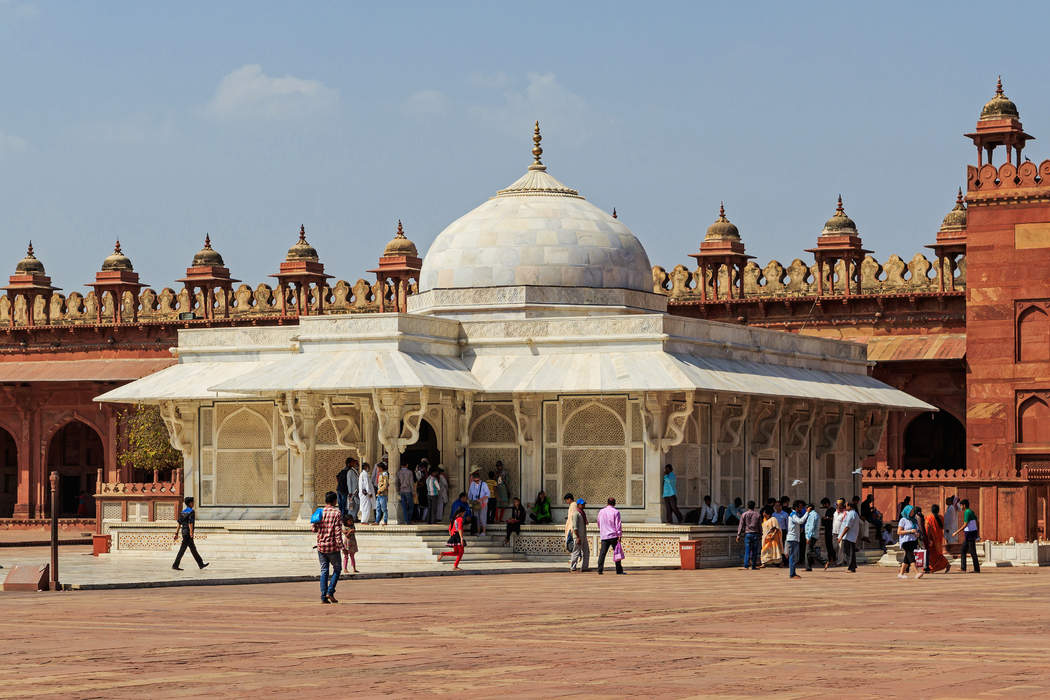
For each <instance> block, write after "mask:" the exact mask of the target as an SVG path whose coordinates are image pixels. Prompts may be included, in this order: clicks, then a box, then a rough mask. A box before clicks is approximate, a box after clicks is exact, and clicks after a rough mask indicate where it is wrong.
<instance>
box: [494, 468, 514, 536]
mask: <svg viewBox="0 0 1050 700" xmlns="http://www.w3.org/2000/svg"><path fill="white" fill-rule="evenodd" d="M510 505H511V504H510V474H508V473H507V470H506V469H504V468H503V461H502V460H499V459H497V460H496V522H497V523H501V522H503V515H504V514H503V511H504V510H506V509H507V508H510Z"/></svg>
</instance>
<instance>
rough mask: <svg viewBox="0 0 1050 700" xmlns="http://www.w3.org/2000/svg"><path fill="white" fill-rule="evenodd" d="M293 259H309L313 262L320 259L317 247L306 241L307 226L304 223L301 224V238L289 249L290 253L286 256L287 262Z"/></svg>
mask: <svg viewBox="0 0 1050 700" xmlns="http://www.w3.org/2000/svg"><path fill="white" fill-rule="evenodd" d="M293 260H309V261H311V262H318V261H319V260H320V258H319V257H318V255H317V249H316V248H314V247H313V246H312V245H310V244H309V243H307V242H306V226H305V225H303V224H299V240H297V241H296V242H295V245H293V246H292V247H291V248H289V249H288V255H286V256H285V261H286V262H291V261H293Z"/></svg>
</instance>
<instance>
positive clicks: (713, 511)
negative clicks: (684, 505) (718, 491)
mask: <svg viewBox="0 0 1050 700" xmlns="http://www.w3.org/2000/svg"><path fill="white" fill-rule="evenodd" d="M700 524H701V525H717V524H718V506H716V505H715V504H713V503H711V497H710V496H704V505H703V507H701V508H700Z"/></svg>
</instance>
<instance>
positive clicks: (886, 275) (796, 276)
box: [653, 253, 966, 301]
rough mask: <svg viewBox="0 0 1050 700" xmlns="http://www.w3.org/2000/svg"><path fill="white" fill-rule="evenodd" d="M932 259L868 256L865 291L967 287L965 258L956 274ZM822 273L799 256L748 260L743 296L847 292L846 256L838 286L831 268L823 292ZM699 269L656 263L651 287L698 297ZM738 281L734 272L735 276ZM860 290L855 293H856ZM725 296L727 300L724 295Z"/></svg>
mask: <svg viewBox="0 0 1050 700" xmlns="http://www.w3.org/2000/svg"><path fill="white" fill-rule="evenodd" d="M940 262H941V265H940V266H938V260H937V259H936V258H935V259H934V260H932V261H931V260H930V259H928V258H927V257H926V256H925V255H923V254H922V253H916V254H915V255H913V256H912V257H911V259H909V260H908V261H907V262H905V260H904V259H903V258H901V257H900V256H898V255H891V256H890V257H889V259H888V260H887V261H886V263H885V264H883V263H880V262H879V261H878V260H877V259H876V258H875V257H873V256H872V255H870V254H868V255H865V256H864V258H863V260H862V261H861V264H860V291H859V294H861V295H902V294H905V295H907V294H932V293H938V292H940V291H942V287H941V282H942V280H941V277H942V276H943V277H944V278H945V279H944V282H945V286H944V289H946V290H951V289H954V290H956V291H960V290H963V289H965V287H966V257H965V256H960V257H959V258H958V259H957V260H955V264H954V275H953V274H952V270H951V268H950V266H949V264H948V261H947V260H941V261H940ZM727 274H728V273H727V268H726V267H725V266H723V267H722V268H721V269H720V270H719V275H720V277H721V282H720V283H719V288H721V289H726V288H727V287H728V281H727ZM818 275H819V272H818V268H817V266H816V265H815V264H813V265H809V264H806V263H805V262H803V261H802V260H801V259H799V258H795V259H794V260H792V261H791V264H790V265H787V266H785V265H783V264H782V263H781V262H780V261H779V260H771V261H769V262H768V263H767V264H766V265H765V266H762V267H759V265H757V264H756V263H755V262H754V261H749V262H748V263H747V264H746V265H745V266H744V269H743V293H744V298H745V299H758V298H763V297H765V298H773V299H776V298H784V297H818V296H825V297H831V296H843V290H842V286H841V284H840V283H838V281H839V280H842V279H844V278H845V275H846V266H845V262H844V261H843V260H838V261H837V262H836V264H835V276H834V280H835V281H836V283H837V286H836V287H835V289H834V291H832V285H831V282H832V280H831V272H830V268H825V271H824V284H823V293H821V287H822V286H821V285H820V284H818V282H817V276H818ZM712 277H713V275H712V274H708V275H707V276H706V280H705V281H706V284H707V295H706V297H707V299H710V300H712V301H713V300H714V296H713V292H714V286H713V284H712ZM700 278H701V275H700V271H699V269H697V270H690V269H688V268H687V267H686V266H685V265H677V266H675V267H674V268H672V269H671V270H670V271H667V270H666V269H664V268H663V267H659V266H656V267H653V291H654V292H656V293H658V294H666V295H667V296H669V297H671V298H672V299H680V298H699V297H700V296H701V288H700ZM733 280H734V282H735V281H736V276H735V275H734V277H733ZM855 294H856V293H855ZM723 301H724V299H723Z"/></svg>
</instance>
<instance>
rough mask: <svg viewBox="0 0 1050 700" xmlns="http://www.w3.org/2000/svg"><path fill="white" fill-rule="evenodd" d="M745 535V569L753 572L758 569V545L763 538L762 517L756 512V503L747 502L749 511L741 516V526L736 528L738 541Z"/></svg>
mask: <svg viewBox="0 0 1050 700" xmlns="http://www.w3.org/2000/svg"><path fill="white" fill-rule="evenodd" d="M741 534H743V535H744V568H745V569H747V568H750V569H751V570H752V571H754V570H755V569H757V568H758V552H759V550H760V549H761V548H760V547H759V545H758V543H759V539H760V538H761V537H762V516H761V515H760V514H759V512H758V511H757V510H755V502H754V501H748V502H747V510H746V511H744V514H743V515H741V516H740V524H739V525H738V526H737V528H736V541H737V542H739V541H740V535H741Z"/></svg>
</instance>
